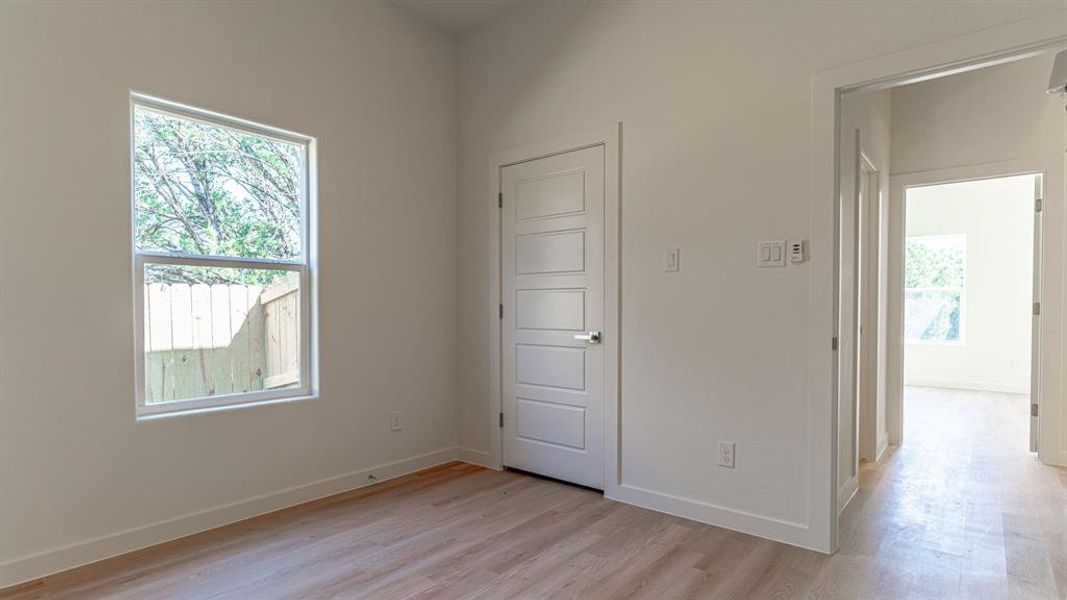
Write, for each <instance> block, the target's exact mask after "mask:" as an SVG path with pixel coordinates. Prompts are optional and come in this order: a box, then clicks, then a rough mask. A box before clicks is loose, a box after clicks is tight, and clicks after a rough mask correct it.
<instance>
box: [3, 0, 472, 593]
mask: <svg viewBox="0 0 1067 600" xmlns="http://www.w3.org/2000/svg"><path fill="white" fill-rule="evenodd" d="M0 57H2V58H0V132H2V134H0V139H2V141H0V181H2V182H3V183H2V190H0V210H2V213H0V214H2V216H0V378H2V380H3V386H2V394H3V396H2V398H0V587H3V586H4V585H7V584H10V583H13V582H14V581H16V580H19V579H25V578H29V577H34V576H38V575H42V574H44V573H45V572H48V571H51V570H56V569H59V568H65V567H69V566H72V565H73V564H77V563H78V562H83V561H86V560H92V559H96V558H101V557H102V556H105V555H107V554H109V553H114V552H121V551H124V550H128V549H130V548H131V547H136V546H138V545H144V544H149V543H153V542H157V541H160V540H161V539H165V538H167V537H175V536H179V535H182V534H186V533H189V532H191V531H192V530H196V529H199V528H204V527H210V526H212V525H215V524H218V523H220V522H225V521H228V520H234V519H238V518H241V517H243V516H247V515H248V514H250V513H254V512H258V511H263V510H269V509H271V508H275V507H277V506H279V505H282V504H286V503H293V502H297V501H300V500H302V499H306V498H308V497H310V496H315V495H322V494H326V493H330V492H332V491H339V490H342V489H349V488H352V487H356V486H358V485H363V484H365V483H367V482H368V481H369V480H368V471H366V470H368V469H369V470H370V472H373V473H375V474H376V475H378V476H379V477H386V476H388V475H395V474H396V473H398V472H400V471H404V470H412V469H417V468H420V467H425V466H428V465H429V464H432V463H434V462H440V461H443V460H447V459H449V458H451V457H452V456H453V455H454V446H455V442H456V429H455V423H456V418H455V412H456V394H455V392H456V369H457V364H456V359H455V354H456V352H455V351H456V324H455V315H456V292H457V290H456V282H455V273H456V264H455V260H456V230H455V227H454V223H455V205H456V202H455V194H456V188H457V161H456V159H455V148H456V142H457V128H458V124H457V114H458V107H457V101H458V97H457V90H456V77H457V72H456V44H455V42H454V41H453V40H452V39H450V38H448V37H446V36H445V35H443V34H440V33H438V32H436V31H434V30H431V29H430V28H429V27H428V26H426V25H423V24H422V23H420V22H416V21H414V20H412V19H410V18H409V17H407V16H406V15H403V14H400V13H399V12H398V9H395V8H393V7H392V6H389V5H388V4H387V3H384V2H373V1H361V2H346V1H340V0H338V1H333V2H331V1H325V2H315V3H306V2H295V1H294V2H257V3H255V4H254V5H250V4H248V3H240V2H237V3H227V2H214V3H199V2H197V3H192V2H190V3H173V2H168V3H162V2H151V3H133V2H120V1H98V2H91V3H89V2H78V1H57V2H18V1H7V2H2V3H0ZM131 89H133V90H138V91H141V92H146V93H149V94H154V95H158V96H161V97H164V98H168V99H172V100H176V101H181V102H185V103H189V104H192V105H194V106H199V107H204V108H207V109H211V110H215V111H219V112H223V113H227V114H231V115H236V116H239V117H243V118H246V119H251V120H255V121H260V122H263V123H267V124H270V125H274V126H278V127H282V128H286V129H291V130H294V131H298V132H301V133H305V134H308V135H311V136H315V137H317V138H318V141H319V145H318V149H319V159H320V162H319V174H320V182H319V183H320V206H321V230H320V231H321V236H320V237H321V239H320V242H321V257H322V258H321V273H320V275H321V288H320V292H321V305H320V309H321V310H320V313H319V314H320V320H321V323H322V326H321V328H320V344H319V348H320V358H321V380H320V384H321V385H320V387H321V392H322V393H321V397H320V398H319V399H316V400H311V401H304V402H298V403H290V404H282V405H275V406H265V407H253V408H242V409H238V410H232V411H227V412H220V413H214V414H203V415H195V416H180V417H175V418H168V419H162V420H155V421H150V422H137V421H135V419H134V397H133V389H134V385H133V366H134V356H133V316H132V314H133V306H132V297H133V292H132V286H133V276H132V273H131V264H130V263H131V258H130V221H129V220H130V214H129V213H130V211H129V208H130V190H129V180H130V178H129V154H130V147H129V104H128V100H129V92H130V90H131ZM392 410H396V411H399V412H400V413H401V415H402V417H403V420H404V430H403V431H402V432H399V433H394V434H391V433H390V432H389V428H388V413H389V412H390V411H392ZM397 461H400V462H397ZM382 465H385V466H382ZM308 484H312V485H310V486H309V485H308ZM220 507H222V508H221V509H220ZM216 509H219V510H216ZM204 511H207V512H204Z"/></svg>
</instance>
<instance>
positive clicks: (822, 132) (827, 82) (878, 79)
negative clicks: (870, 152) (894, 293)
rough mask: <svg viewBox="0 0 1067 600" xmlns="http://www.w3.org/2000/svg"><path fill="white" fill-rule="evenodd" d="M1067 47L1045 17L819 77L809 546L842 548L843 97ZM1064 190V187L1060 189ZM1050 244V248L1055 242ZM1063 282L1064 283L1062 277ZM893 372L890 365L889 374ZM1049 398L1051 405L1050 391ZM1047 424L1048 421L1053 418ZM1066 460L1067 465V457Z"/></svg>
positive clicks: (815, 96) (1066, 37)
mask: <svg viewBox="0 0 1067 600" xmlns="http://www.w3.org/2000/svg"><path fill="white" fill-rule="evenodd" d="M1065 47H1067V33H1065V32H1064V31H1063V25H1062V23H1060V22H1058V21H1056V20H1055V19H1048V18H1044V17H1038V18H1030V19H1025V20H1021V21H1017V22H1014V23H1010V24H1007V25H1003V26H999V27H994V28H991V29H988V30H984V31H980V32H975V33H970V34H965V35H961V36H957V37H954V38H951V39H948V40H944V41H941V42H936V43H932V44H926V45H923V46H919V47H916V48H910V49H907V50H902V51H900V52H896V53H893V54H888V55H884V56H878V57H875V58H871V59H868V60H863V61H859V62H855V63H851V64H848V65H842V66H838V67H831V68H827V69H824V70H821V71H817V72H816V73H815V74H814V75H813V76H812V86H811V87H812V135H813V145H814V146H813V151H812V161H811V165H812V181H813V186H812V201H813V204H812V231H811V237H812V249H811V257H810V260H811V263H812V285H811V293H810V295H809V297H810V306H811V310H810V316H809V331H810V340H809V361H808V362H809V370H810V371H811V377H810V383H809V385H808V395H809V397H808V399H809V419H808V428H809V429H808V431H809V444H808V448H807V458H808V464H809V465H810V473H811V477H810V481H809V486H810V487H809V499H808V502H809V506H810V507H811V511H810V513H809V515H808V519H807V522H806V526H807V528H808V530H809V531H810V532H811V536H810V537H811V540H810V546H809V547H812V548H816V549H818V550H821V551H823V552H827V553H833V552H836V550H837V547H838V530H839V523H838V520H839V519H838V517H839V515H838V514H837V491H838V481H837V479H838V475H837V470H838V460H839V457H838V452H837V443H838V439H839V438H838V435H839V433H838V418H839V417H838V410H837V405H838V404H837V403H838V398H839V390H838V386H837V378H838V374H837V357H836V351H835V348H836V345H835V344H832V343H831V342H832V341H833V340H834V339H835V337H836V336H837V335H838V334H839V332H838V329H837V323H838V320H839V318H838V312H839V306H838V300H837V299H838V297H839V291H840V285H839V275H840V274H839V266H838V263H837V256H836V255H835V251H834V248H836V245H837V244H838V242H839V241H838V235H839V232H838V230H837V228H838V224H837V222H836V218H835V215H836V213H837V210H838V202H839V201H840V160H839V158H840V146H839V139H840V138H839V132H840V130H841V98H842V96H843V95H844V94H846V93H849V92H861V91H875V90H883V89H888V88H892V87H896V86H900V85H906V84H908V83H917V82H920V81H925V80H928V79H935V78H938V77H944V76H947V75H952V74H955V73H963V72H967V71H972V70H975V69H980V68H984V67H989V66H993V65H997V64H1002V63H1006V62H1012V61H1015V60H1021V59H1024V58H1029V57H1033V56H1037V55H1039V54H1044V53H1046V52H1052V51H1057V50H1061V49H1063V48H1065ZM1039 93H1040V91H1039ZM1062 183H1063V182H1062V181H1061V182H1060V184H1061V185H1062ZM890 223H892V219H891V220H890ZM1046 233H1047V232H1046ZM1045 243H1046V244H1047V240H1046V241H1045ZM891 251H892V249H891ZM1044 270H1045V274H1048V270H1047V269H1044ZM888 275H889V276H890V277H892V276H894V273H893V272H892V271H890V272H889V273H888ZM1056 279H1057V282H1059V276H1058V274H1057V278H1056ZM1050 308H1053V307H1050ZM1057 310H1058V308H1057ZM1057 318H1058V314H1057ZM894 330H895V329H894V326H893V324H892V323H890V324H889V326H888V327H887V331H888V332H892V331H894ZM890 335H892V334H890ZM887 341H888V340H887ZM893 359H894V356H893V354H892V353H889V354H888V356H887V361H891V360H893ZM891 368H892V367H891V366H890V365H888V364H887V373H888V372H890V369H891ZM1057 371H1058V372H1059V371H1062V369H1057ZM1058 372H1057V375H1058V374H1059V373H1058ZM893 384H894V382H893V381H887V387H890V391H892V390H891V386H892V385H893ZM1045 392H1046V398H1047V397H1048V390H1047V389H1046V390H1045ZM887 404H888V402H887ZM887 408H888V406H887ZM1044 410H1045V407H1042V411H1044ZM887 421H889V422H892V415H887ZM1042 421H1043V422H1047V421H1046V419H1042ZM1044 439H1045V438H1043V440H1044ZM1063 459H1064V460H1065V461H1067V452H1065V456H1064V457H1063Z"/></svg>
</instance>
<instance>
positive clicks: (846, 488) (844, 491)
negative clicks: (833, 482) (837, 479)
mask: <svg viewBox="0 0 1067 600" xmlns="http://www.w3.org/2000/svg"><path fill="white" fill-rule="evenodd" d="M859 491H860V476H859V472H858V471H857V473H856V475H854V476H852V477H849V478H848V481H846V482H845V484H844V485H843V486H841V489H839V490H837V514H838V515H840V514H841V513H842V512H844V510H845V509H846V508H848V504H849V502H852V499H853V498H855V497H856V494H857V493H858V492H859Z"/></svg>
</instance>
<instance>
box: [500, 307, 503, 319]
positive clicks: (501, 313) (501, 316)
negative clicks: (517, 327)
mask: <svg viewBox="0 0 1067 600" xmlns="http://www.w3.org/2000/svg"><path fill="white" fill-rule="evenodd" d="M500 318H501V319H503V318H504V305H503V304H501V305H500Z"/></svg>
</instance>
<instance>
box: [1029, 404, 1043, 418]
mask: <svg viewBox="0 0 1067 600" xmlns="http://www.w3.org/2000/svg"><path fill="white" fill-rule="evenodd" d="M1039 412H1041V411H1040V409H1039V408H1038V405H1036V404H1031V405H1030V416H1031V417H1036V416H1037V414H1038V413H1039Z"/></svg>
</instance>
